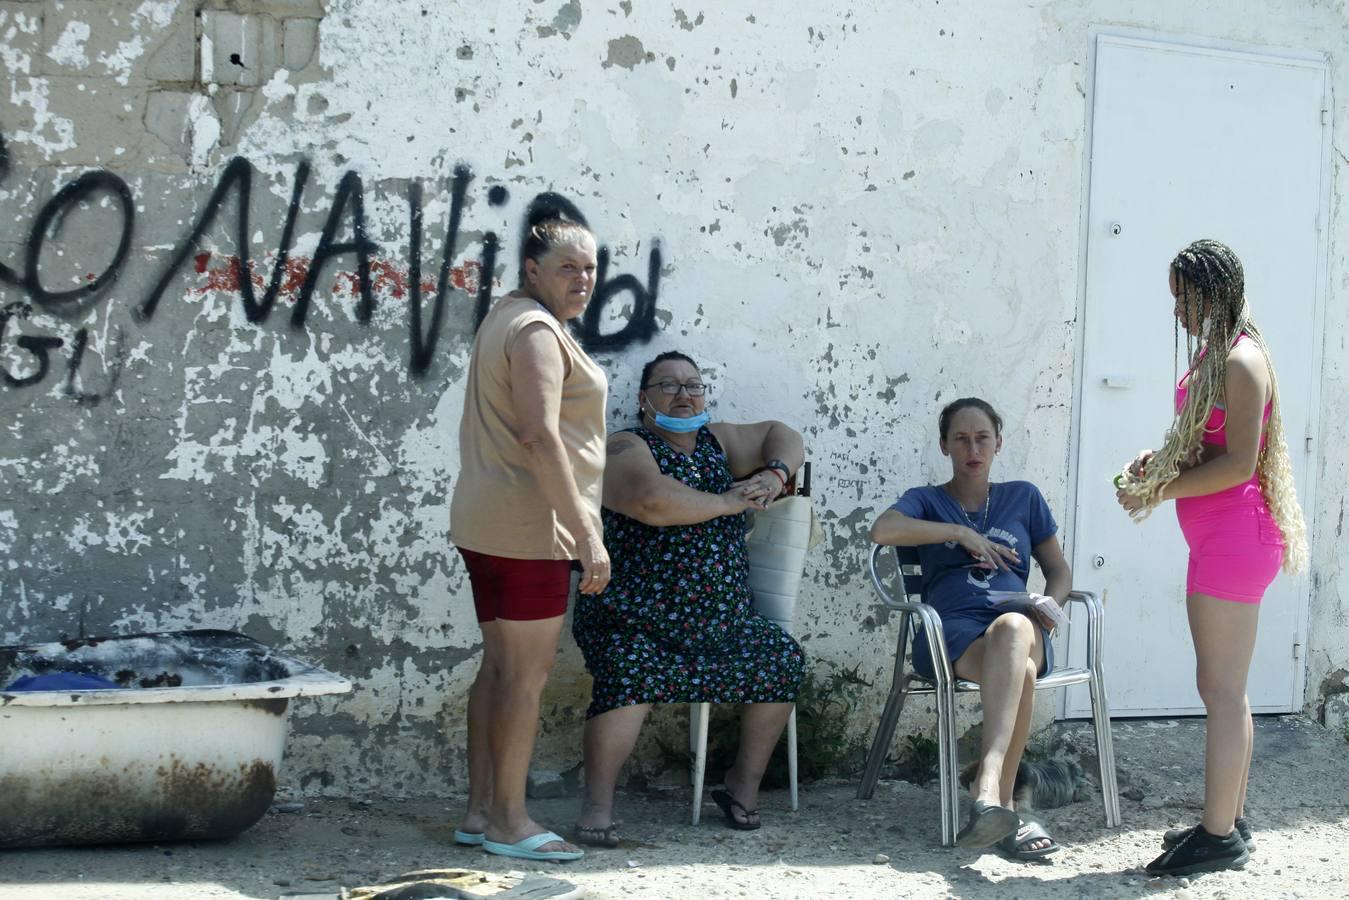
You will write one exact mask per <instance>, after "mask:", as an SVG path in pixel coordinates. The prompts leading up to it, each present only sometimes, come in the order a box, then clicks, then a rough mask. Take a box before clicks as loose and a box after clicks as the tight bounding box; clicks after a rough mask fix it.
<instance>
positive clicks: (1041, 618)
mask: <svg viewBox="0 0 1349 900" xmlns="http://www.w3.org/2000/svg"><path fill="white" fill-rule="evenodd" d="M1041 597H1043V598H1045V599H1047V600H1048V601H1049V602H1050V603H1058V602H1059V601H1057V600H1055V599H1054V598H1053V597H1050V596H1049V595H1048V594H1035V593H1032V594H1031V595H1030V598H1031V599H1032V600H1039V599H1040V598H1041ZM1059 605H1060V606H1062V604H1059ZM1030 611H1031V612H1032V613H1034V615H1035V621H1037V622H1039V623H1040V625H1041V626H1043V627H1044V630H1045V633H1046V634H1053V633H1054V629H1055V628H1057V627H1058V623H1057V622H1055V621H1054V620H1053V619H1051V618H1050V617H1049V613H1047V612H1045V611H1044V610H1042V609H1041V608H1040V607H1039V606H1032V607H1031V608H1030Z"/></svg>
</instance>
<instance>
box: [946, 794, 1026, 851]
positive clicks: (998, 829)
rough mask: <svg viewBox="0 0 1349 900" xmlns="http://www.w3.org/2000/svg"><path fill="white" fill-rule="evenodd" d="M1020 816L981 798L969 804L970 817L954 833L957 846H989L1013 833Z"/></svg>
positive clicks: (1017, 825)
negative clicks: (955, 833) (956, 832)
mask: <svg viewBox="0 0 1349 900" xmlns="http://www.w3.org/2000/svg"><path fill="white" fill-rule="evenodd" d="M1020 825H1021V817H1020V816H1018V815H1017V814H1016V813H1014V812H1012V811H1011V810H1010V809H1008V808H1007V807H1005V806H995V805H994V804H992V803H985V802H984V801H982V800H975V801H974V802H973V803H971V804H970V819H969V821H968V822H966V823H965V827H964V828H962V829H960V832H959V833H958V834H957V835H956V846H957V847H991V846H993V845H994V844H996V843H997V842H998V841H1000V840H1002V839H1003V838H1005V837H1007V836H1008V835H1009V834H1010V835H1015V834H1016V830H1017V828H1018V827H1020Z"/></svg>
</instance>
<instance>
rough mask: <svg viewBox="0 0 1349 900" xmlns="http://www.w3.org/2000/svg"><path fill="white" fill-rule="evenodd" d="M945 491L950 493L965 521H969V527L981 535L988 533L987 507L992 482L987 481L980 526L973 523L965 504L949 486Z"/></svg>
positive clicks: (991, 494)
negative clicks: (982, 522)
mask: <svg viewBox="0 0 1349 900" xmlns="http://www.w3.org/2000/svg"><path fill="white" fill-rule="evenodd" d="M946 493H947V494H949V495H950V497H951V499H952V500H955V504H956V508H957V509H959V510H960V514H961V515H962V516H964V517H965V521H966V522H968V523H969V525H970V527H971V528H973V529H974V530H975V531H977V532H978V533H979V534H981V535H983V534H987V533H988V508H989V506H991V505H992V503H993V483H992V482H989V484H988V494H987V495H986V496H985V497H984V524H983V525H982V526H979V525H975V524H974V520H973V519H971V518H970V514H969V511H968V510H966V509H965V504H963V503H961V502H960V501H959V500H958V499H956V496H955V494H952V493H951V490H950V488H947V490H946Z"/></svg>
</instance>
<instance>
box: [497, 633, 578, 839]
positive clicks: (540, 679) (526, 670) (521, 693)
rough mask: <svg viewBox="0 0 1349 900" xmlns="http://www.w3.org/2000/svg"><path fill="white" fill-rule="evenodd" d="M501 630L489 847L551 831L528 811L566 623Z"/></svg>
mask: <svg viewBox="0 0 1349 900" xmlns="http://www.w3.org/2000/svg"><path fill="white" fill-rule="evenodd" d="M497 629H498V631H499V633H500V636H501V642H500V648H501V654H500V664H499V666H498V672H499V675H498V681H497V684H496V691H495V692H494V694H493V696H492V697H491V703H492V712H491V727H490V729H489V731H488V743H489V746H490V747H491V751H492V776H493V778H492V805H491V812H490V814H489V816H488V821H487V828H486V835H487V839H488V840H489V841H499V842H502V843H508V844H513V843H516V842H518V841H521V840H524V839H525V838H527V837H530V836H531V835H535V834H539V833H540V832H543V831H547V830H548V829H546V828H544V827H543V826H542V825H540V824H539V823H537V822H535V821H534V820H533V819H532V818H530V816H529V811H528V810H527V809H526V808H525V785H526V782H527V781H528V778H529V761H530V758H531V757H533V755H534V738H535V736H536V735H537V734H538V730H539V698H540V696H541V695H542V694H543V687H544V685H545V684H546V683H547V681H548V673H549V672H550V671H552V668H553V661H554V659H555V657H556V655H557V639H558V635H559V634H560V633H561V631H562V617H561V616H555V617H554V618H551V619H537V620H533V621H511V620H509V619H498V620H497ZM537 849H539V850H542V851H545V852H546V851H551V850H575V849H576V848H575V847H573V846H572V845H571V844H568V843H566V842H565V841H551V842H549V843H547V844H544V845H543V846H541V847H539V848H537Z"/></svg>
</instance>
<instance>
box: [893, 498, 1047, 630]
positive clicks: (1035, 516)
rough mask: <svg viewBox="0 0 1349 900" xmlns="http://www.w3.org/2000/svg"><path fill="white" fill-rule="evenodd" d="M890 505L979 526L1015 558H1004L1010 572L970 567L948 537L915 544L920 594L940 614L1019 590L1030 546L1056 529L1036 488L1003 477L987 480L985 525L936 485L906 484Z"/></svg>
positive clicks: (917, 515) (981, 605)
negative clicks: (994, 594)
mask: <svg viewBox="0 0 1349 900" xmlns="http://www.w3.org/2000/svg"><path fill="white" fill-rule="evenodd" d="M891 509H893V510H895V511H896V512H899V513H902V514H904V515H906V516H908V517H909V518H911V519H922V520H924V521H926V522H949V523H952V524H955V525H965V526H967V527H972V528H974V530H975V531H979V530H980V529H981V528H982V529H983V533H984V536H985V537H986V538H988V539H989V540H990V541H993V542H994V543H997V544H1002V545H1004V546H1007V547H1011V548H1012V549H1013V550H1015V551H1016V552H1017V554H1018V555H1019V557H1020V560H1021V561H1020V562H1018V563H1015V564H1013V563H1011V562H1008V566H1010V567H1011V571H1005V570H1003V569H992V570H990V569H984V568H970V563H971V562H973V561H974V558H973V557H972V556H970V552H969V551H968V550H966V549H965V548H964V547H962V546H960V545H959V544H957V543H956V542H954V541H947V542H945V543H941V544H923V545H920V546H919V547H917V548H916V549H917V550H918V558H919V560H921V561H922V563H923V599H924V600H926V601H927V602H928V603H930V604H932V605H933V606H934V607H936V608H937V612H938V613H940V614H941V616H942V617H943V618H946V617H948V616H950V615H951V614H953V613H959V612H962V611H964V610H975V609H979V610H983V609H987V608H989V607H990V606H991V604H990V603H989V600H988V592H989V591H991V590H992V591H1024V590H1025V589H1026V577H1027V576H1028V575H1029V574H1030V563H1031V549H1032V548H1034V547H1035V546H1036V545H1038V544H1039V543H1040V542H1041V541H1043V540H1045V539H1046V538H1050V537H1053V536H1054V534H1055V533H1056V532H1057V531H1058V530H1059V527H1058V525H1057V524H1056V523H1055V522H1054V514H1053V513H1051V512H1050V511H1049V504H1048V503H1046V502H1045V498H1044V496H1043V495H1041V494H1040V489H1039V488H1037V487H1036V486H1035V485H1033V484H1031V483H1030V482H1029V481H1005V482H999V483H995V484H990V485H989V498H988V520H987V521H988V524H987V527H984V510H983V509H982V508H981V509H980V510H979V511H978V512H972V513H970V514H969V515H968V516H966V515H965V512H964V510H962V509H961V508H960V504H959V503H957V502H956V500H955V498H954V497H952V496H951V495H950V494H948V493H947V492H946V490H945V489H943V488H942V487H940V486H938V485H928V486H926V487H917V488H910V489H909V490H907V491H905V492H904V496H902V497H900V498H899V500H898V501H896V503H895V505H894V506H892V507H891Z"/></svg>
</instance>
